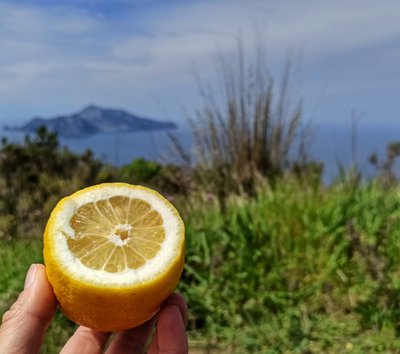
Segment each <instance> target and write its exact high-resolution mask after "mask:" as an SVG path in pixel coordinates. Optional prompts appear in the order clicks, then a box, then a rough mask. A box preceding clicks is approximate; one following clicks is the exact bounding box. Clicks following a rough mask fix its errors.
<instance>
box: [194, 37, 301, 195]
mask: <svg viewBox="0 0 400 354" xmlns="http://www.w3.org/2000/svg"><path fill="white" fill-rule="evenodd" d="M216 64H217V65H216V68H217V70H216V77H215V82H214V83H205V82H204V81H203V80H202V78H201V77H198V76H197V77H196V79H197V82H198V87H199V92H200V95H201V99H202V108H201V109H199V110H197V111H196V113H195V116H194V117H192V118H191V119H190V122H191V126H192V129H193V136H194V143H195V149H196V172H197V175H198V177H199V178H200V179H201V180H202V181H203V182H205V183H206V184H207V185H208V186H210V187H214V188H215V189H216V190H217V192H218V194H221V195H226V194H228V193H230V192H237V191H239V192H240V191H244V192H248V193H251V192H252V191H254V188H255V185H256V183H257V180H258V179H259V178H263V177H266V178H268V179H274V178H275V177H277V176H279V175H281V174H282V173H283V172H284V171H285V170H286V169H287V168H288V167H289V166H290V164H291V161H290V160H291V158H290V157H291V156H293V155H292V154H291V151H292V149H293V148H294V146H295V145H297V146H300V145H301V144H300V145H298V144H297V143H296V144H295V142H296V139H297V138H299V137H300V135H299V132H300V122H301V118H302V102H301V100H299V101H298V102H296V103H294V102H293V100H292V98H291V94H290V91H291V76H292V67H291V63H290V62H289V61H288V62H287V64H286V66H285V68H284V73H283V76H282V78H281V80H280V81H279V82H278V83H277V84H276V83H275V80H274V78H273V77H272V75H271V74H270V73H269V71H268V68H267V66H266V58H265V51H264V49H263V46H262V45H260V44H257V45H256V46H255V50H254V55H251V54H248V53H246V52H245V50H244V46H243V42H242V41H241V40H238V44H237V49H236V51H235V53H234V55H232V56H230V55H227V54H226V53H219V54H218V56H217V60H216ZM297 142H298V141H297Z"/></svg>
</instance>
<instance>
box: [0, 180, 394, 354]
mask: <svg viewBox="0 0 400 354" xmlns="http://www.w3.org/2000/svg"><path fill="white" fill-rule="evenodd" d="M175 204H176V205H177V207H178V209H180V210H181V211H182V213H183V215H184V219H185V223H186V226H187V262H186V267H185V271H184V274H183V278H182V281H181V283H180V285H179V291H180V292H182V293H183V294H184V296H185V297H186V298H187V300H188V303H189V308H190V315H189V323H188V330H189V335H190V341H191V343H192V346H193V347H194V346H196V347H201V348H204V349H214V351H215V352H227V353H271V354H272V353H302V354H305V353H400V350H399V349H397V348H400V338H399V335H400V327H399V319H400V313H399V308H400V307H399V299H400V199H399V196H398V191H397V190H396V189H395V188H393V189H390V190H384V189H382V188H381V187H379V186H378V185H377V184H375V183H371V184H365V185H357V184H356V185H352V184H350V183H346V182H342V183H338V184H336V185H334V186H332V187H330V188H324V187H322V186H320V185H315V186H310V185H307V184H304V183H301V182H298V181H293V180H290V179H285V180H282V181H281V182H279V183H278V184H277V185H276V186H274V187H273V188H271V187H268V186H260V187H259V189H258V191H257V193H256V195H255V197H252V198H246V197H245V196H235V197H231V198H230V199H229V200H228V201H227V203H226V204H225V205H224V208H223V209H221V207H220V206H219V204H218V201H217V198H215V197H214V196H213V195H207V194H196V195H192V196H191V197H190V199H189V200H179V199H177V200H176V201H175ZM0 247H1V248H0V266H1V269H2V272H0V314H1V313H2V312H4V311H5V310H6V309H7V308H8V307H9V306H10V304H11V303H12V302H13V301H14V300H15V299H16V297H17V294H18V292H19V291H20V290H21V288H22V285H23V278H24V275H25V272H26V270H27V269H28V267H29V264H30V263H31V262H40V261H41V260H42V255H41V247H42V245H41V241H38V240H36V241H35V240H22V239H21V240H14V241H10V242H5V241H2V242H1V243H0ZM73 328H74V327H73V325H72V324H71V323H70V322H69V321H67V320H66V319H64V318H63V317H62V316H61V315H58V316H57V318H56V321H54V322H53V324H52V326H51V328H50V330H49V333H48V335H47V337H46V344H45V347H44V351H43V352H44V353H57V352H58V351H59V348H60V346H61V345H62V344H63V343H64V342H65V341H66V338H67V337H68V335H69V334H70V333H71V332H72V330H73Z"/></svg>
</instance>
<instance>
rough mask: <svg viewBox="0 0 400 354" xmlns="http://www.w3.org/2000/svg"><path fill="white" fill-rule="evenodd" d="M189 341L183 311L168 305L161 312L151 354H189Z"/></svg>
mask: <svg viewBox="0 0 400 354" xmlns="http://www.w3.org/2000/svg"><path fill="white" fill-rule="evenodd" d="M188 350H189V349H188V341H187V336H186V332H185V323H184V319H183V317H182V313H181V310H180V308H179V307H178V306H176V305H167V306H165V307H163V308H162V309H161V311H160V315H159V317H158V322H157V330H156V334H155V336H154V338H153V341H152V343H151V346H150V348H149V351H148V353H149V354H167V353H168V354H187V353H188Z"/></svg>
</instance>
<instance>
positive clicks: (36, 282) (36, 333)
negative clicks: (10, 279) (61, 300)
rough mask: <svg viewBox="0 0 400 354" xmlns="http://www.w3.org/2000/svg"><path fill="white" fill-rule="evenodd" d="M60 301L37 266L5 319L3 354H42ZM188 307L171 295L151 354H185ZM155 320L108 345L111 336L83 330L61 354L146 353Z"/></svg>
mask: <svg viewBox="0 0 400 354" xmlns="http://www.w3.org/2000/svg"><path fill="white" fill-rule="evenodd" d="M56 307H57V301H56V298H55V296H54V294H53V291H52V288H51V286H50V284H49V282H48V281H47V277H46V272H45V267H44V266H43V265H41V264H34V265H32V266H31V268H30V269H29V272H28V274H27V277H26V280H25V289H24V291H23V292H22V293H21V294H20V295H19V297H18V299H17V301H16V302H15V303H14V304H13V305H12V306H11V308H10V310H8V311H7V312H6V313H5V314H4V316H3V323H2V325H1V327H0V353H2V354H14V353H16V354H17V353H18V354H25V353H26V354H27V353H29V354H32V353H39V351H40V347H41V345H42V343H43V337H44V334H45V331H46V329H47V327H48V326H49V324H50V322H51V319H52V318H53V316H54V313H55V311H56ZM186 315H187V305H186V303H185V301H184V300H183V298H182V297H181V296H180V295H178V294H173V295H171V296H170V297H169V298H168V299H167V300H166V301H165V302H164V303H163V305H162V306H161V309H160V311H159V314H158V316H156V317H158V320H157V328H156V332H155V335H154V337H153V339H152V342H151V344H150V347H149V349H148V353H149V354H162V353H169V354H185V353H187V352H188V343H187V337H186V333H185V321H186ZM155 322H156V318H153V319H151V320H149V321H148V322H146V323H144V324H143V325H141V326H139V327H136V328H133V329H129V330H126V331H123V332H119V333H117V334H116V335H115V337H114V339H113V341H112V342H111V343H110V344H109V345H108V340H109V337H110V335H111V333H105V332H97V331H93V330H91V329H89V328H86V327H83V326H80V327H79V328H78V329H77V330H76V332H75V333H74V335H73V336H72V337H71V338H70V339H69V340H68V342H67V343H66V345H65V346H64V348H63V349H62V351H61V353H62V354H73V353H74V354H75V353H82V354H97V353H103V351H104V349H105V348H106V347H107V345H108V347H107V351H106V354H120V353H121V354H122V353H124V354H125V353H126V354H128V353H134V354H136V353H144V352H145V350H146V344H147V343H148V337H149V335H150V332H151V330H152V328H153V326H154V324H155Z"/></svg>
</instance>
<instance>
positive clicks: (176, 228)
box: [48, 186, 183, 286]
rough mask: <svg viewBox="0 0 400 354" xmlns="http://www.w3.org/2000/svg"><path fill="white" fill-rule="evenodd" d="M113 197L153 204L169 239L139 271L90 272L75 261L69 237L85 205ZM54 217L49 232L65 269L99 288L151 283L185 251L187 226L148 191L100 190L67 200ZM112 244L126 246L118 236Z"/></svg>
mask: <svg viewBox="0 0 400 354" xmlns="http://www.w3.org/2000/svg"><path fill="white" fill-rule="evenodd" d="M113 196H126V197H129V198H136V199H142V200H144V201H146V202H147V203H149V204H150V205H151V207H152V208H153V209H155V210H156V211H157V212H158V213H159V214H160V215H161V217H162V219H163V226H164V229H165V238H164V241H163V242H162V244H161V248H160V250H159V252H158V253H157V255H156V256H155V257H154V258H152V259H150V260H149V261H147V263H145V264H144V265H143V266H141V267H140V268H138V269H126V270H124V271H122V272H118V273H108V272H106V271H103V270H96V269H92V268H88V267H86V266H85V265H83V264H82V263H81V261H80V260H79V259H78V258H76V257H75V255H74V254H73V253H72V252H71V251H70V249H69V247H68V244H67V239H66V235H74V230H73V229H72V227H71V226H70V219H71V217H72V215H74V213H75V212H76V211H77V210H78V208H79V207H81V206H82V205H84V204H87V203H90V202H96V201H99V200H102V199H109V198H111V197H113ZM53 217H54V218H55V219H54V223H52V227H53V228H54V229H51V230H50V229H49V230H48V232H49V233H50V234H52V235H54V237H51V238H50V242H51V243H53V245H52V248H53V250H54V253H55V256H56V258H57V261H58V262H59V264H60V266H61V268H62V269H63V270H64V271H65V272H66V273H68V274H69V275H70V276H72V277H73V278H75V279H80V280H82V281H84V282H88V283H92V284H96V285H105V286H112V285H114V286H115V285H117V286H128V285H130V284H137V283H142V282H146V281H149V280H150V279H153V278H155V277H156V276H157V275H158V274H160V273H162V272H163V271H164V270H165V269H167V268H168V267H169V266H170V264H171V263H172V262H173V261H174V260H175V259H176V257H177V256H178V255H179V254H180V250H181V247H182V242H183V235H182V234H183V233H182V231H183V230H181V228H183V225H182V222H181V220H180V219H179V218H178V217H177V215H176V214H175V213H174V211H173V209H172V207H171V206H170V205H169V203H168V202H166V201H165V200H164V199H163V197H161V196H160V195H158V194H156V193H154V194H153V193H152V192H150V191H147V190H146V189H141V188H138V189H134V188H129V187H124V186H108V187H103V188H96V189H94V190H92V191H88V192H86V193H83V194H80V195H76V196H73V197H72V196H71V197H68V198H66V200H65V202H64V204H63V206H62V208H61V209H58V210H57V212H56V213H55V215H54V216H53ZM121 226H122V228H124V227H126V228H128V225H126V226H124V225H120V226H119V227H121ZM110 241H111V242H113V243H115V244H116V245H117V246H118V245H119V246H120V245H122V244H123V242H124V241H123V240H121V238H120V237H118V236H116V235H115V238H113V237H111V239H110Z"/></svg>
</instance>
